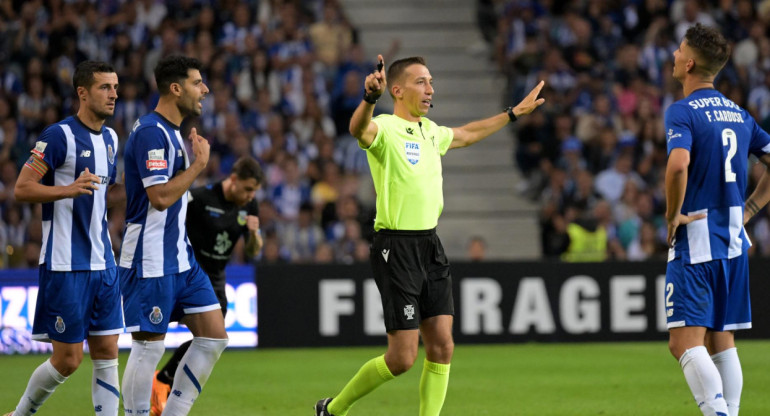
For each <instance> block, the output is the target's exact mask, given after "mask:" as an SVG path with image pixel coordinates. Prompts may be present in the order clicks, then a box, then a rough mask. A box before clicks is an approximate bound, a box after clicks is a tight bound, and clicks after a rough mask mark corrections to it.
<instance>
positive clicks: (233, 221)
mask: <svg viewBox="0 0 770 416" xmlns="http://www.w3.org/2000/svg"><path fill="white" fill-rule="evenodd" d="M263 180H264V175H263V173H262V168H261V167H260V166H259V163H257V161H256V160H254V159H253V158H251V157H242V158H240V159H238V161H236V162H235V164H234V165H233V169H232V171H231V173H230V176H228V177H227V178H226V179H224V180H222V181H220V182H216V183H214V184H211V185H208V186H203V187H200V188H195V189H192V190H190V194H189V200H188V205H187V235H188V237H189V238H190V244H192V247H193V251H194V252H195V259H196V260H197V261H198V263H199V264H200V266H201V268H202V269H203V271H205V272H206V274H208V276H209V278H210V279H211V285H212V286H213V287H214V292H215V293H216V294H217V298H218V299H219V303H220V305H221V306H222V314H223V315H226V314H227V296H226V294H225V266H226V265H227V262H228V261H229V260H230V256H231V255H232V253H233V248H234V247H235V243H236V242H237V241H238V238H240V237H241V236H243V238H244V241H245V243H246V245H245V247H244V251H245V253H246V255H247V256H248V257H254V256H256V255H257V253H259V250H260V249H261V248H262V237H261V235H260V232H259V207H258V204H257V200H256V199H255V198H254V195H255V194H256V192H257V190H258V189H259V188H260V186H261V185H262V182H263ZM189 346H190V341H187V342H185V343H184V344H182V345H181V346H179V348H177V350H176V351H175V352H174V355H173V356H172V357H171V359H170V360H169V361H168V362H167V363H166V365H165V367H163V368H162V369H161V370H159V371H157V372H156V373H155V378H154V379H153V383H152V397H151V413H152V414H153V415H160V414H161V413H162V412H163V408H164V407H165V405H166V400H167V398H168V395H169V392H170V391H171V385H172V384H173V382H174V373H175V372H176V368H177V366H178V365H179V361H180V360H181V359H182V357H183V356H184V354H185V352H186V351H187V348H188V347H189Z"/></svg>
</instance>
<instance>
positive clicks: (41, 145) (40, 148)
mask: <svg viewBox="0 0 770 416" xmlns="http://www.w3.org/2000/svg"><path fill="white" fill-rule="evenodd" d="M46 146H48V143H46V142H35V148H34V149H32V153H33V154H34V155H35V156H38V157H39V158H41V159H43V158H45V148H46Z"/></svg>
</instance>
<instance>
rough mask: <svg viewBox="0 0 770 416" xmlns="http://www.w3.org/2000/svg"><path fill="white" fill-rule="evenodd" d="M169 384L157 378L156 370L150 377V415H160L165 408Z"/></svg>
mask: <svg viewBox="0 0 770 416" xmlns="http://www.w3.org/2000/svg"><path fill="white" fill-rule="evenodd" d="M170 393H171V386H169V385H168V384H166V383H164V382H162V381H160V380H158V371H155V375H154V376H153V377H152V394H151V395H150V416H160V415H161V414H162V413H163V409H165V408H166V402H167V401H168V395H169V394H170Z"/></svg>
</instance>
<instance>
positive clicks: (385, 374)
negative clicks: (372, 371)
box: [374, 354, 396, 381]
mask: <svg viewBox="0 0 770 416" xmlns="http://www.w3.org/2000/svg"><path fill="white" fill-rule="evenodd" d="M374 365H376V366H377V372H378V373H380V377H382V379H383V380H385V381H388V380H393V379H394V378H396V376H394V375H393V373H391V372H390V369H389V368H388V365H387V364H386V363H385V354H383V355H380V356H379V357H377V358H375V359H374Z"/></svg>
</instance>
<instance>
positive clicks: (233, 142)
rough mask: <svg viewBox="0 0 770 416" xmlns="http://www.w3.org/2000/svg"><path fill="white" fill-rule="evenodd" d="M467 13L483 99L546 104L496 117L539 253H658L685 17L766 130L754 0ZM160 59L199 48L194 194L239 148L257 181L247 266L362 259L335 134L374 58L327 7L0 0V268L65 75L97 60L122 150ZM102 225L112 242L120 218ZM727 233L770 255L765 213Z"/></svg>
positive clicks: (145, 106)
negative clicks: (111, 95)
mask: <svg viewBox="0 0 770 416" xmlns="http://www.w3.org/2000/svg"><path fill="white" fill-rule="evenodd" d="M478 4H479V13H478V17H479V23H480V29H481V32H482V34H483V37H484V39H486V40H487V41H488V42H489V43H490V48H489V50H490V51H491V53H490V57H491V59H493V60H494V61H495V62H496V64H497V65H498V66H499V68H500V71H502V72H503V73H504V74H505V75H506V76H507V79H508V80H509V82H508V86H507V88H506V90H505V95H506V97H504V98H503V101H504V102H513V101H515V100H512V99H511V98H510V97H521V96H523V94H524V92H526V91H529V89H530V88H531V87H532V86H533V85H534V84H535V83H536V80H539V79H545V80H546V88H545V89H544V90H543V94H542V96H543V97H545V98H546V104H545V105H544V106H543V107H542V108H541V109H540V110H539V111H536V112H534V113H533V114H532V115H530V116H528V117H525V118H522V120H520V121H519V122H518V123H516V124H515V125H514V127H513V128H514V129H515V132H514V135H515V137H517V140H518V145H517V146H516V152H515V155H514V158H515V161H516V165H517V166H518V168H519V169H520V170H521V172H522V174H523V176H524V177H525V179H526V180H525V181H523V182H522V183H521V184H520V186H519V187H518V190H519V191H520V192H521V193H522V194H523V195H526V196H528V197H530V198H532V199H533V200H537V201H539V203H540V224H541V234H542V239H541V240H542V253H543V257H544V258H555V259H558V258H561V259H563V260H567V261H583V260H589V261H590V260H604V259H628V260H644V259H650V258H656V259H663V258H665V256H666V253H667V247H666V245H665V235H666V228H665V221H664V220H663V212H664V208H665V200H664V193H663V179H664V178H663V173H664V170H665V163H666V139H665V137H666V136H665V132H664V131H663V120H662V115H663V113H664V111H665V109H666V108H667V107H668V105H670V104H671V103H672V102H674V101H676V100H677V99H679V98H680V94H681V92H680V91H681V88H679V85H678V84H677V82H676V81H675V80H673V79H672V77H671V68H672V53H673V51H674V50H675V49H676V48H677V47H678V44H679V39H681V37H682V35H683V33H684V31H685V30H686V29H687V28H688V27H689V26H690V25H692V24H694V23H695V22H701V23H704V24H710V25H718V26H719V27H721V28H722V30H723V33H724V34H725V35H726V36H727V38H728V40H730V41H731V42H732V48H733V54H732V59H731V60H730V61H729V63H728V67H727V68H725V70H724V71H722V75H721V77H720V78H719V80H718V88H719V89H720V90H721V91H723V92H724V93H725V94H726V95H727V96H729V97H730V98H731V99H732V100H733V101H735V102H736V103H737V104H739V105H741V106H743V107H744V108H747V109H748V110H749V111H750V112H751V114H753V115H754V117H755V118H756V119H757V120H758V121H761V123H762V125H763V126H764V127H765V128H770V38H769V37H768V36H767V35H768V33H770V32H768V29H770V0H761V1H759V0H757V1H752V0H721V1H705V0H646V1H641V0H624V1H603V0H581V1H569V2H560V1H552V0H547V1H545V0H543V1H530V0H479V1H478ZM395 48H397V44H394V49H395ZM172 53H180V54H185V55H188V56H192V57H195V58H197V59H199V60H200V61H201V62H202V63H203V67H204V70H203V75H204V78H205V81H206V83H207V85H208V86H209V88H210V89H211V93H210V94H209V97H208V98H207V99H206V100H205V101H204V102H203V104H204V109H203V116H202V117H201V118H200V119H198V120H191V121H190V122H186V123H185V125H183V126H182V133H183V135H186V134H187V131H189V129H190V127H192V126H196V127H197V128H198V132H199V133H202V135H203V136H204V137H206V138H207V139H209V140H210V141H211V144H212V157H211V161H210V162H209V166H208V170H207V174H206V175H205V176H202V177H201V178H200V179H199V181H198V183H196V185H198V186H201V185H204V184H207V183H211V182H213V181H216V180H219V179H222V178H224V177H225V176H226V175H227V174H228V173H229V171H230V168H231V166H232V164H233V163H234V161H235V160H237V159H238V157H240V156H242V155H246V154H251V155H253V156H255V157H256V158H257V159H258V160H259V161H260V163H261V164H262V166H263V168H264V170H265V172H266V183H265V184H263V189H262V190H261V191H260V193H259V195H258V198H259V200H260V223H261V229H262V232H263V235H264V236H265V246H264V249H263V253H262V255H261V258H260V260H259V261H263V262H273V263H275V262H341V263H352V262H356V261H368V255H369V254H368V246H369V241H368V240H369V238H370V237H371V235H370V234H371V232H372V221H373V217H374V212H373V209H374V208H373V205H374V194H373V192H374V191H373V188H372V186H371V182H370V177H369V173H368V168H367V165H366V163H367V162H366V156H365V152H362V151H359V149H358V146H357V143H356V141H355V139H354V138H352V137H351V136H350V135H349V134H348V132H347V130H348V128H347V125H348V121H349V120H350V116H351V114H352V112H353V110H354V109H355V108H356V106H357V105H358V103H359V102H360V100H361V96H362V93H363V90H362V86H363V78H364V77H365V76H366V74H367V73H369V72H370V71H371V70H372V68H373V67H374V66H375V63H374V62H372V61H371V60H369V59H367V58H365V57H364V55H363V49H362V45H361V44H360V43H359V41H358V36H357V32H356V28H355V27H354V26H353V25H352V24H351V23H350V22H349V21H348V20H347V19H346V17H345V13H344V10H343V8H342V6H341V5H340V3H339V0H259V1H258V0H250V1H235V0H218V1H215V0H174V1H165V2H164V1H156V0H106V1H98V2H95V1H87V0H75V1H61V0H45V1H44V0H30V1H13V0H0V211H1V213H2V215H1V216H0V244H1V245H2V247H5V250H2V255H1V256H0V262H2V267H35V266H36V265H37V259H38V255H39V250H40V241H41V239H42V235H41V233H42V232H41V225H40V218H41V211H40V206H39V204H37V205H32V206H30V205H25V204H18V203H16V202H15V201H14V198H13V188H14V183H15V179H16V176H17V174H18V171H19V169H20V168H21V166H22V165H23V163H24V162H25V160H26V158H27V155H28V152H29V150H30V149H31V148H32V147H33V144H34V142H35V141H36V137H37V136H38V135H39V134H40V132H41V131H42V129H43V128H44V127H45V126H47V125H49V124H51V123H53V122H56V121H58V120H59V119H61V118H62V117H64V116H66V115H69V114H74V112H75V109H76V107H75V106H76V105H77V104H76V100H73V98H74V96H75V95H74V91H73V88H72V82H71V81H72V73H73V70H74V66H75V65H76V64H77V63H78V62H80V61H82V60H85V59H94V60H104V61H107V62H110V63H111V64H113V65H114V66H115V67H116V70H117V72H118V75H119V81H120V89H119V95H120V97H119V99H118V102H117V107H116V110H115V116H114V117H113V118H111V119H109V120H108V122H107V124H108V125H109V126H110V127H112V128H114V129H115V130H116V131H117V133H118V135H119V137H120V139H121V141H122V142H121V143H122V144H124V143H125V140H126V139H127V137H128V133H129V132H130V130H131V127H132V125H133V123H134V121H135V120H136V119H137V118H138V116H140V115H142V114H144V113H146V112H147V111H149V109H151V108H153V107H154V105H155V103H156V102H157V99H158V94H157V90H156V88H155V85H153V75H152V70H153V68H154V66H155V64H156V63H157V61H158V60H159V59H160V57H162V56H165V55H167V54H172ZM393 53H394V51H393V50H391V51H390V55H392V54H393ZM386 58H389V57H386ZM388 60H389V59H388ZM119 154H120V155H121V156H122V154H121V153H119ZM758 169H761V168H760V167H757V166H755V169H754V170H752V173H751V176H752V179H753V180H756V178H758V177H759V174H760V173H761V171H758ZM750 186H751V185H750ZM109 218H110V224H111V229H110V235H111V238H112V242H113V247H114V249H115V250H119V248H120V243H121V241H120V239H121V235H122V228H123V223H124V213H123V209H122V208H117V209H113V210H111V212H110V214H109ZM747 230H748V231H749V233H750V236H751V238H752V241H753V242H754V246H753V248H752V254H754V255H770V215H768V214H767V212H765V213H763V214H759V215H756V216H755V218H754V219H752V222H751V223H750V224H749V226H748V227H747ZM239 253H240V250H238V251H236V254H235V255H234V257H233V259H234V262H236V263H237V262H239V261H240V262H242V261H244V259H243V256H242V255H240V254H239Z"/></svg>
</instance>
